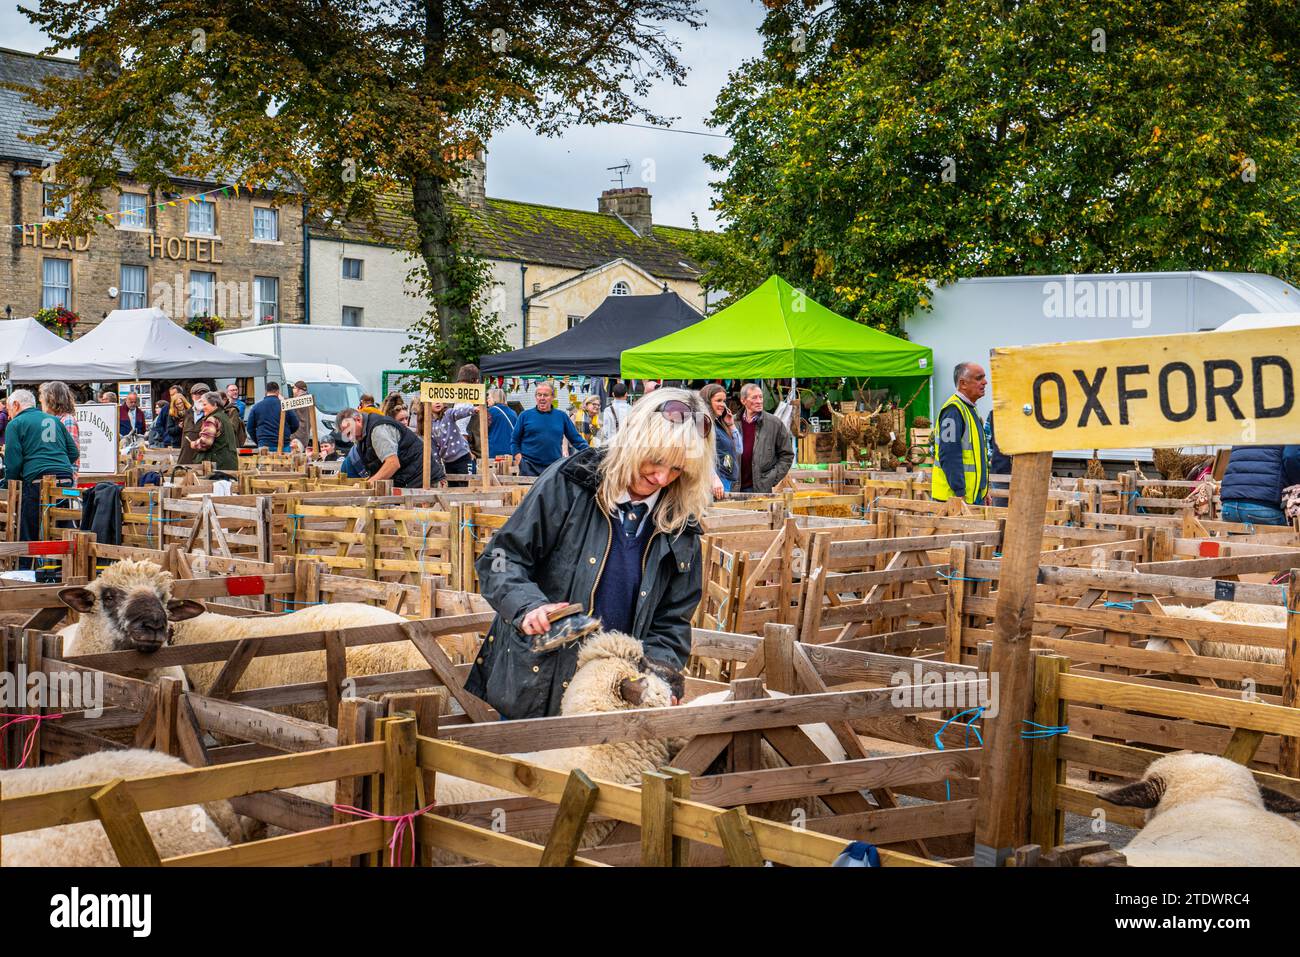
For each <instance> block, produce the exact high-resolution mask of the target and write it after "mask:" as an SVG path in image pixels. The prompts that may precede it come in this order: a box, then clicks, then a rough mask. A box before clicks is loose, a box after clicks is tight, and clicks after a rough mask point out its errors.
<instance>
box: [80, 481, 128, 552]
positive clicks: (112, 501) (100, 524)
mask: <svg viewBox="0 0 1300 957" xmlns="http://www.w3.org/2000/svg"><path fill="white" fill-rule="evenodd" d="M81 530H82V531H83V532H94V533H95V541H97V542H98V543H99V544H101V545H121V544H122V486H120V485H117V484H115V483H113V482H100V483H99V484H97V485H96V486H95V487H94V488H92V489H88V490H87V491H85V492H82V493H81Z"/></svg>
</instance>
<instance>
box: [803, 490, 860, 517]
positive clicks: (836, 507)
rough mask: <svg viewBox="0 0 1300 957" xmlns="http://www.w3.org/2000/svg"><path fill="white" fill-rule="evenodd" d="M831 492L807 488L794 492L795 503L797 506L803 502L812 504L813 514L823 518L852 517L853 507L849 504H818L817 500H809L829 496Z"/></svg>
mask: <svg viewBox="0 0 1300 957" xmlns="http://www.w3.org/2000/svg"><path fill="white" fill-rule="evenodd" d="M830 494H831V493H830V492H822V491H813V490H807V491H803V492H795V493H794V503H795V507H796V508H797V507H798V506H799V504H800V503H801V502H802V503H804V504H809V505H811V506H812V514H814V515H820V516H822V517H823V518H852V517H853V509H851V508H850V507H849V506H848V505H844V504H842V503H839V502H832V503H830V504H828V505H817V504H816V503H815V502H809V499H815V498H827V497H829V496H830Z"/></svg>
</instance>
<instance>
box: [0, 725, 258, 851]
mask: <svg viewBox="0 0 1300 957" xmlns="http://www.w3.org/2000/svg"><path fill="white" fill-rule="evenodd" d="M188 767H189V765H187V764H186V763H185V762H184V761H182V760H181V759H180V758H176V757H172V756H171V755H169V754H163V753H162V752H159V751H141V750H139V749H126V750H122V751H99V752H96V753H94V754H88V755H86V756H85V757H81V758H77V759H75V760H73V761H67V762H64V763H63V764H54V765H50V766H48V767H39V768H19V769H16V770H12V771H0V793H2V794H3V795H4V797H5V798H15V797H23V796H25V795H29V794H45V793H47V792H50V791H58V790H62V789H64V788H75V787H84V786H87V785H92V784H97V785H103V784H107V783H109V782H110V781H113V780H115V779H117V778H124V779H130V780H134V779H136V778H143V777H149V776H152V775H155V774H164V773H167V772H169V771H180V770H185V769H187V768H188ZM142 817H143V818H144V823H145V827H147V828H148V830H149V836H150V837H151V838H153V843H154V847H156V848H157V849H158V856H159V857H162V858H168V857H176V856H177V855H180V854H194V853H197V852H199V851H210V850H215V849H217V848H220V847H227V846H228V845H230V844H232V843H240V842H242V841H244V840H246V839H247V838H248V837H250V836H252V832H251V831H250V830H246V827H245V823H244V822H243V821H241V819H240V818H239V817H238V816H237V815H236V814H235V812H234V810H233V809H232V808H231V806H230V802H228V801H210V802H208V803H206V804H202V805H199V804H185V805H182V806H180V807H174V808H164V809H161V810H157V811H146V812H144V814H143V815H142ZM116 865H117V855H116V854H115V853H114V852H113V846H112V845H111V844H110V843H109V841H108V835H107V834H105V833H104V828H103V826H102V825H101V824H100V823H99V821H83V822H80V823H77V824H63V825H60V826H58V827H47V828H42V829H40V830H37V831H23V832H21V833H18V834H7V835H5V837H4V841H3V844H2V845H0V866H4V867H114V866H116Z"/></svg>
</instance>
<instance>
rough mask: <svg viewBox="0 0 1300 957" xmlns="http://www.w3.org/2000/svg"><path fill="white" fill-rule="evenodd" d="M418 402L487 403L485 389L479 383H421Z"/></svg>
mask: <svg viewBox="0 0 1300 957" xmlns="http://www.w3.org/2000/svg"><path fill="white" fill-rule="evenodd" d="M420 401H421V402H450V403H453V404H456V405H465V404H467V405H482V404H483V403H484V402H486V401H487V389H486V388H485V387H484V385H483V383H481V382H421V383H420Z"/></svg>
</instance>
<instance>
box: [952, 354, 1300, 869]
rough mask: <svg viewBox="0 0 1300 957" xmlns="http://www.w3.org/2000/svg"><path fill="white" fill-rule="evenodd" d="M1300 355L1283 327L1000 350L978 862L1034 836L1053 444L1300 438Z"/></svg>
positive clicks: (1288, 680)
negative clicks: (997, 502)
mask: <svg viewBox="0 0 1300 957" xmlns="http://www.w3.org/2000/svg"><path fill="white" fill-rule="evenodd" d="M1297 369H1300V336H1297V335H1295V334H1294V333H1290V334H1288V333H1287V332H1284V331H1282V330H1278V329H1251V330H1243V331H1241V332H1201V333H1192V334H1189V335H1180V336H1147V337H1138V338H1132V339H1109V340H1102V341H1097V342H1065V343H1059V344H1056V345H1047V346H1025V347H1021V348H1013V349H995V350H994V351H993V361H992V381H993V396H994V399H993V419H994V434H995V435H996V436H997V440H998V446H999V447H1000V448H1001V449H1002V450H1003V451H1004V452H1006V453H1008V454H1010V455H1012V469H1011V494H1010V502H1009V505H1010V508H1009V511H1008V516H1007V524H1006V532H1005V534H1004V537H1003V544H1002V569H1001V575H1000V576H999V584H998V591H997V606H996V611H995V617H994V631H995V635H996V637H995V639H994V642H993V659H992V664H991V665H990V667H991V669H992V671H993V673H995V674H997V675H998V679H999V684H1000V693H999V701H998V710H997V717H996V718H993V719H989V720H986V721H985V730H984V747H983V756H982V761H983V766H982V768H981V770H980V801H979V809H978V813H977V818H976V825H975V864H976V865H987V866H999V865H1001V864H1002V863H1003V862H1004V861H1005V860H1006V859H1007V858H1008V857H1010V856H1011V854H1012V853H1013V850H1014V848H1016V847H1018V846H1020V845H1022V844H1026V843H1028V840H1029V833H1028V828H1029V797H1030V773H1029V772H1030V748H1031V747H1032V746H1033V744H1034V739H1022V738H1021V731H1022V730H1023V729H1024V728H1026V727H1029V726H1028V725H1026V724H1025V723H1024V722H1026V721H1028V720H1030V719H1031V718H1032V717H1033V713H1032V712H1033V697H1034V696H1033V675H1032V672H1031V668H1032V664H1033V662H1032V655H1031V654H1030V641H1031V636H1032V633H1033V624H1034V602H1035V591H1036V586H1037V583H1038V569H1039V562H1040V555H1041V548H1042V539H1043V515H1044V512H1045V511H1046V506H1047V492H1048V486H1049V484H1050V479H1051V475H1052V451H1053V450H1056V449H1077V448H1097V449H1110V448H1131V447H1134V446H1138V447H1142V446H1151V447H1153V448H1159V447H1168V446H1180V445H1264V444H1281V443H1285V442H1288V441H1293V440H1294V437H1295V436H1296V434H1297V433H1300V408H1297V405H1296V389H1295V385H1296V373H1297ZM1297 690H1300V675H1297V673H1296V670H1295V669H1294V668H1292V669H1288V671H1287V674H1286V675H1285V677H1284V687H1283V697H1282V700H1283V703H1286V704H1291V703H1294V702H1295V701H1296V694H1297ZM1283 746H1284V748H1286V747H1287V746H1288V742H1287V741H1286V740H1285V739H1284V742H1283ZM1290 746H1292V747H1294V741H1292V742H1291V745H1290Z"/></svg>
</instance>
